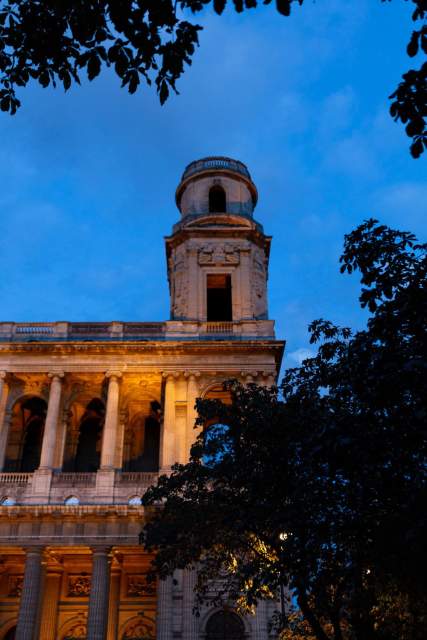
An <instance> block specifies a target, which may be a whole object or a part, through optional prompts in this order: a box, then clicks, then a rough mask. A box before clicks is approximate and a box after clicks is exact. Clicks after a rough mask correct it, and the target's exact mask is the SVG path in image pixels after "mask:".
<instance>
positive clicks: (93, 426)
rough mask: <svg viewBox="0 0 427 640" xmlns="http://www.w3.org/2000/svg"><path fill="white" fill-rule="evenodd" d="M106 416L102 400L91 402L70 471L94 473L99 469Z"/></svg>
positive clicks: (83, 421)
mask: <svg viewBox="0 0 427 640" xmlns="http://www.w3.org/2000/svg"><path fill="white" fill-rule="evenodd" d="M104 415H105V406H104V403H103V402H102V400H99V399H98V398H94V399H93V400H91V401H90V402H89V404H88V405H87V407H86V411H85V413H84V415H83V417H82V419H81V421H80V427H79V436H78V442H77V450H76V455H75V459H74V461H73V462H72V463H71V465H70V466H72V467H74V468H73V469H70V470H72V471H82V472H91V471H92V472H93V471H97V470H98V469H99V464H100V459H101V437H102V428H103V426H104ZM67 466H68V465H67Z"/></svg>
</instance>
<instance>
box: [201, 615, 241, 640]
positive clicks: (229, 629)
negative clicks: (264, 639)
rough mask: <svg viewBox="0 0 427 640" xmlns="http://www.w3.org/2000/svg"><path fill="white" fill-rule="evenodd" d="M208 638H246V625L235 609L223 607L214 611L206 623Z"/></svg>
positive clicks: (227, 639) (214, 639)
mask: <svg viewBox="0 0 427 640" xmlns="http://www.w3.org/2000/svg"><path fill="white" fill-rule="evenodd" d="M205 638H206V640H244V639H245V638H246V633H245V627H244V624H243V622H242V620H241V618H240V617H239V616H238V615H237V613H234V612H233V611H228V610H227V609H223V610H221V611H216V612H215V613H213V614H212V615H211V616H210V618H208V621H207V623H206V635H205Z"/></svg>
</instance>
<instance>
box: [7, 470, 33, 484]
mask: <svg viewBox="0 0 427 640" xmlns="http://www.w3.org/2000/svg"><path fill="white" fill-rule="evenodd" d="M32 477H33V474H32V473H20V472H16V473H15V472H10V473H0V485H26V484H30V483H31V479H32Z"/></svg>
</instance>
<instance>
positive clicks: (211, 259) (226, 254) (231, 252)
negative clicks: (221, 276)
mask: <svg viewBox="0 0 427 640" xmlns="http://www.w3.org/2000/svg"><path fill="white" fill-rule="evenodd" d="M239 262H240V247H239V246H238V245H236V244H233V243H231V242H225V243H224V244H216V243H207V244H204V245H203V246H201V247H200V249H199V264H200V265H206V264H212V265H229V264H230V265H236V264H239Z"/></svg>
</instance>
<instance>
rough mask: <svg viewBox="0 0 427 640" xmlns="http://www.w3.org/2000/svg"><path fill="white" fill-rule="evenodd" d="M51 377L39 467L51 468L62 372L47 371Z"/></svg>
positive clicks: (56, 430)
mask: <svg viewBox="0 0 427 640" xmlns="http://www.w3.org/2000/svg"><path fill="white" fill-rule="evenodd" d="M49 377H50V378H51V379H52V381H51V383H50V390H49V403H48V405H47V414H46V421H45V425H44V433H43V444H42V452H41V456H40V469H51V468H52V466H53V461H54V457H55V447H56V436H57V432H58V422H59V408H60V406H61V390H62V378H63V377H64V374H63V373H62V372H61V373H49Z"/></svg>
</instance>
